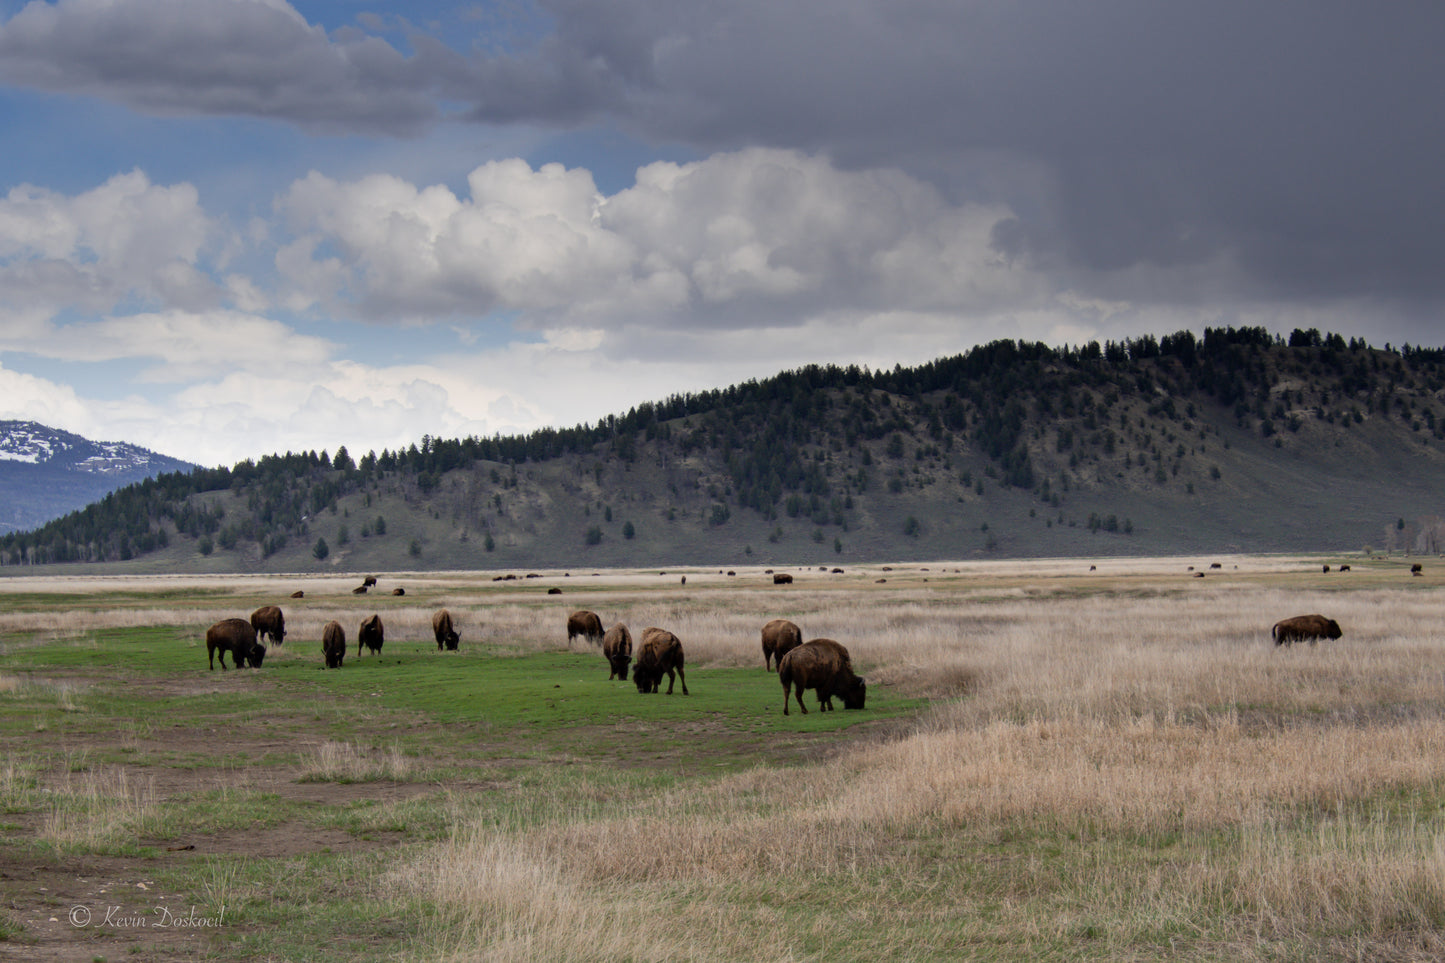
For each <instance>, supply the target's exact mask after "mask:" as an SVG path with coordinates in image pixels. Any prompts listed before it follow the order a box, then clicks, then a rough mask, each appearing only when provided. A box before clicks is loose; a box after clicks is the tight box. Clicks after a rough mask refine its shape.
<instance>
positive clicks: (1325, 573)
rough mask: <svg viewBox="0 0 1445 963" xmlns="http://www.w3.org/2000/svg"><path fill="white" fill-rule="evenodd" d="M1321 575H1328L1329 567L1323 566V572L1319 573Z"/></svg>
mask: <svg viewBox="0 0 1445 963" xmlns="http://www.w3.org/2000/svg"><path fill="white" fill-rule="evenodd" d="M1321 574H1324V575H1328V574H1330V567H1329V566H1328V565H1326V566H1324V572H1323V573H1321Z"/></svg>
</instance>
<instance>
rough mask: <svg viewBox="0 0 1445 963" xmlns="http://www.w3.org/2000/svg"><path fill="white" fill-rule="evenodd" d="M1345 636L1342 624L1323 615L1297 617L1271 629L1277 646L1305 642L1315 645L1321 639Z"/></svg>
mask: <svg viewBox="0 0 1445 963" xmlns="http://www.w3.org/2000/svg"><path fill="white" fill-rule="evenodd" d="M1343 634H1344V633H1342V632H1341V631H1340V623H1338V622H1336V621H1335V620H1334V619H1327V618H1325V617H1324V616H1323V615H1296V616H1295V617H1294V618H1292V619H1285V620H1283V621H1281V622H1276V623H1275V624H1274V628H1272V629H1270V635H1271V636H1273V638H1274V644H1275V645H1289V644H1290V643H1291V642H1304V641H1308V642H1309V644H1310V645H1314V644H1315V643H1316V642H1318V641H1319V640H1320V639H1338V638H1339V637H1340V636H1341V635H1343Z"/></svg>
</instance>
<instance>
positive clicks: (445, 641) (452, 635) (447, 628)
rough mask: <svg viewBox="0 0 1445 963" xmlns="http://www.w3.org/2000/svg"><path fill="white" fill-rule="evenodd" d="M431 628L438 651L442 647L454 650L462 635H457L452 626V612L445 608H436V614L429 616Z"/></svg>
mask: <svg viewBox="0 0 1445 963" xmlns="http://www.w3.org/2000/svg"><path fill="white" fill-rule="evenodd" d="M431 630H432V634H433V635H435V636H436V639H437V651H438V652H440V651H441V650H442V649H443V648H446V649H447V650H449V651H451V652H455V651H456V650H457V645H458V644H459V643H460V642H461V641H462V637H461V636H459V635H457V633H456V630H455V629H454V628H452V613H450V612H448V611H447V610H446V609H438V610H437V612H436V614H435V615H433V616H432V617H431Z"/></svg>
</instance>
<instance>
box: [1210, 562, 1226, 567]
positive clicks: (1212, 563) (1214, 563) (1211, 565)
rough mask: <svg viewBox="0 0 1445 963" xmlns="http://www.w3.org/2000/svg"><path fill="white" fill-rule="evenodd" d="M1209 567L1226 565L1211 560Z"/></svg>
mask: <svg viewBox="0 0 1445 963" xmlns="http://www.w3.org/2000/svg"><path fill="white" fill-rule="evenodd" d="M1209 567H1210V568H1224V566H1223V565H1221V564H1220V563H1218V562H1210V563H1209Z"/></svg>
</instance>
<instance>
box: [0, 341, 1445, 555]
mask: <svg viewBox="0 0 1445 963" xmlns="http://www.w3.org/2000/svg"><path fill="white" fill-rule="evenodd" d="M1286 376H1289V377H1290V378H1291V380H1292V381H1293V382H1295V383H1297V384H1298V385H1300V386H1301V387H1295V388H1293V389H1288V390H1284V391H1276V390H1275V388H1276V386H1277V385H1278V384H1279V382H1280V379H1281V378H1283V377H1286ZM1407 388H1409V389H1415V390H1404V389H1407ZM1442 388H1445V349H1441V348H1429V349H1427V348H1412V347H1410V346H1409V345H1406V346H1405V347H1403V348H1401V349H1399V350H1396V349H1393V348H1391V347H1390V346H1389V345H1386V346H1385V349H1384V350H1377V349H1374V348H1371V347H1370V346H1369V345H1367V344H1366V343H1365V342H1364V341H1363V340H1361V339H1355V338H1352V339H1349V340H1346V339H1345V338H1343V337H1342V336H1340V335H1337V334H1321V333H1320V332H1319V331H1317V330H1315V329H1308V330H1303V329H1296V330H1295V331H1293V332H1291V334H1290V335H1289V337H1288V338H1282V337H1279V336H1276V335H1273V334H1271V333H1269V332H1268V331H1266V330H1265V329H1264V328H1260V327H1240V328H1234V327H1222V328H1206V329H1205V331H1204V334H1203V337H1199V336H1196V335H1195V334H1194V333H1193V332H1190V331H1180V332H1178V333H1175V334H1171V335H1166V336H1164V337H1162V338H1157V339H1156V338H1155V337H1154V336H1152V335H1144V336H1142V337H1139V338H1135V339H1125V340H1123V341H1117V342H1116V341H1106V342H1104V343H1102V344H1101V343H1099V342H1090V343H1088V344H1084V345H1079V346H1064V347H1059V348H1053V347H1050V346H1048V345H1045V344H1042V343H1037V342H1024V341H1013V340H1001V341H995V342H992V343H990V344H986V345H980V346H978V347H976V348H973V349H972V350H970V351H967V352H965V353H963V354H959V355H956V356H953V357H950V358H944V359H940V360H937V361H933V362H929V363H927V364H923V365H919V366H916V367H911V368H904V367H901V366H898V367H894V368H893V369H891V370H879V371H871V370H869V369H867V368H866V367H860V366H857V365H847V366H836V365H807V366H805V367H802V368H799V369H796V370H792V371H785V372H783V373H781V374H778V375H776V376H774V377H771V378H767V379H764V380H749V381H746V382H743V383H741V384H738V385H733V386H731V387H728V388H723V389H717V390H712V391H704V392H697V393H689V394H675V395H672V396H669V397H667V398H665V399H663V400H661V401H656V402H650V403H644V404H641V405H638V406H636V407H634V408H632V409H631V410H629V411H628V412H627V413H625V414H620V415H609V416H607V417H606V418H604V419H602V420H600V421H599V422H598V423H597V424H595V425H594V424H582V425H578V426H575V427H572V428H544V429H540V430H537V431H533V432H531V433H529V434H526V435H512V436H502V435H494V436H492V437H490V438H480V437H467V438H462V439H442V438H433V437H431V436H429V435H428V436H424V437H423V438H422V439H421V440H420V442H418V443H415V444H412V445H409V446H407V447H406V448H405V449H398V450H396V451H390V450H383V451H381V452H380V453H377V452H368V453H367V454H366V455H364V456H363V457H361V458H360V459H354V458H353V457H352V456H351V455H350V454H349V453H348V452H347V450H346V449H345V448H340V449H338V450H337V451H336V453H335V454H334V455H330V456H328V454H327V453H326V452H324V451H323V452H320V453H316V452H305V453H299V454H295V453H289V452H288V453H287V454H284V455H268V456H265V457H262V458H259V459H257V460H250V459H248V460H246V461H243V462H240V463H238V464H236V465H235V466H233V467H231V468H214V469H196V470H193V471H190V472H186V473H181V472H177V473H172V474H165V475H160V476H158V477H156V478H153V479H149V480H147V481H144V482H141V483H138V484H136V485H132V486H130V487H127V488H125V489H121V490H119V491H116V492H113V493H112V494H110V495H107V496H106V497H105V498H104V499H102V500H101V501H99V502H97V503H95V504H93V505H90V506H88V507H87V508H85V509H83V510H81V511H78V512H74V513H72V514H70V515H67V516H65V517H64V518H60V519H57V520H55V521H52V522H50V523H48V524H46V525H44V526H42V527H41V528H39V529H36V530H34V531H31V532H19V533H11V534H8V535H6V536H4V537H3V538H0V564H7V565H15V564H23V563H32V564H36V563H49V562H80V561H92V562H93V561H112V560H125V559H129V558H133V557H135V556H137V555H142V554H145V553H147V552H151V551H154V550H156V549H158V548H163V547H165V546H166V545H167V544H168V543H169V540H170V538H171V537H172V535H173V533H174V534H179V535H185V536H188V537H190V538H194V539H198V540H199V539H205V540H206V544H207V545H212V546H218V547H220V548H221V549H223V550H224V549H232V548H234V547H235V546H236V545H238V544H240V543H243V542H245V543H253V544H254V545H255V546H256V547H257V548H258V550H259V554H260V555H261V556H262V557H265V556H268V555H271V554H274V553H275V552H277V551H279V550H280V549H281V548H283V547H285V546H286V545H287V544H289V543H290V542H291V541H292V540H294V539H298V538H304V537H306V535H307V524H308V519H309V518H310V517H312V516H314V515H316V514H317V513H319V512H321V511H324V510H334V509H335V506H336V503H337V500H338V499H340V498H342V497H344V496H346V495H349V494H352V493H355V492H357V491H361V490H366V489H367V488H368V487H369V486H374V485H375V484H376V483H377V482H378V481H379V480H380V479H382V478H386V477H388V476H397V477H400V478H402V479H404V480H405V481H406V483H407V484H409V485H414V488H415V491H416V492H417V493H419V494H420V495H421V496H422V497H425V496H428V495H429V494H430V493H431V492H432V491H433V490H434V489H435V488H436V486H437V485H438V484H439V482H440V480H441V479H442V477H443V476H444V475H446V474H447V473H448V472H450V471H453V470H455V469H463V468H470V467H472V466H475V465H476V464H477V463H478V462H490V463H495V465H499V466H502V467H503V468H504V469H505V468H506V466H511V470H512V471H513V472H514V471H515V468H516V466H518V465H522V464H525V463H528V462H534V463H535V462H544V461H549V460H552V459H557V458H581V457H584V456H585V457H597V456H599V455H602V456H607V457H614V458H617V459H619V460H621V461H622V462H630V461H633V460H635V459H636V458H638V457H639V456H640V453H641V452H642V451H643V450H645V449H647V450H651V451H654V452H656V451H658V450H662V449H665V450H666V451H668V452H671V453H672V456H673V457H676V458H679V459H687V458H689V457H691V456H701V455H705V456H707V457H708V458H710V459H712V460H713V461H714V462H715V463H717V464H718V465H720V466H721V467H722V471H723V475H724V476H725V478H726V479H727V481H726V483H725V484H724V485H723V486H722V487H721V488H720V489H718V490H714V491H709V492H708V494H709V495H711V496H712V497H713V498H714V499H715V500H716V501H717V502H718V504H719V506H720V509H721V510H719V511H717V512H716V513H715V517H718V518H721V519H723V520H724V521H726V518H727V517H728V511H729V509H728V508H727V506H728V505H732V506H733V507H734V508H742V509H750V510H753V511H756V512H759V513H761V514H762V515H763V516H764V517H765V518H768V519H773V518H777V517H778V516H779V515H780V514H783V513H786V514H787V515H788V516H789V517H799V516H807V517H810V518H811V519H813V520H814V522H815V523H817V524H819V525H824V524H835V525H844V526H846V524H847V512H848V511H849V510H850V509H851V508H852V500H853V498H854V497H855V496H857V495H861V494H863V493H865V492H867V491H868V490H869V489H870V486H879V485H882V486H886V488H887V490H889V491H896V490H898V488H899V487H901V485H902V484H903V481H902V477H901V476H902V474H903V473H902V470H901V469H900V468H899V467H898V463H899V462H901V461H902V460H903V459H904V455H905V448H904V445H903V439H904V438H905V437H906V438H908V439H911V441H912V446H911V447H912V451H913V454H914V456H915V457H916V458H918V459H923V458H925V457H928V458H930V459H932V461H933V462H934V463H941V462H943V461H945V460H946V459H945V457H944V456H946V455H947V454H948V453H950V452H952V451H954V450H955V449H956V448H957V447H959V446H969V447H971V448H972V449H974V450H976V451H977V452H978V453H980V454H981V455H982V456H984V457H985V458H987V459H988V460H989V463H990V467H989V469H988V475H989V477H990V478H991V479H993V480H994V481H995V482H996V483H997V484H1001V485H1005V486H1010V487H1014V488H1020V489H1025V490H1031V491H1035V492H1037V493H1038V494H1039V495H1040V497H1041V498H1043V499H1044V500H1046V501H1048V500H1052V501H1053V503H1054V504H1057V501H1058V493H1059V491H1060V490H1061V489H1067V488H1068V486H1069V484H1070V479H1069V478H1068V477H1067V474H1066V473H1063V472H1057V471H1053V472H1051V471H1047V470H1044V469H1043V468H1042V467H1041V466H1040V465H1039V464H1038V463H1037V458H1038V457H1039V453H1040V451H1041V446H1042V445H1044V444H1045V441H1046V440H1047V443H1048V445H1049V448H1048V450H1049V451H1050V452H1057V453H1058V454H1059V456H1060V457H1061V458H1066V459H1067V464H1068V465H1069V466H1070V467H1072V466H1076V465H1078V464H1079V463H1080V462H1081V461H1088V460H1090V459H1092V460H1093V461H1101V460H1103V459H1106V458H1117V457H1118V450H1119V449H1123V451H1124V456H1123V457H1124V467H1125V468H1129V467H1132V466H1133V465H1134V458H1135V457H1137V459H1138V465H1139V466H1141V467H1143V468H1144V469H1145V470H1148V471H1152V473H1153V477H1155V478H1157V479H1158V480H1160V481H1161V482H1162V481H1163V480H1165V479H1167V478H1169V477H1171V473H1172V474H1175V475H1177V474H1178V473H1179V471H1180V466H1181V464H1183V462H1184V459H1185V458H1186V457H1188V456H1187V455H1186V449H1185V446H1183V445H1182V444H1178V445H1176V446H1175V447H1174V448H1173V449H1172V450H1170V448H1169V446H1168V445H1167V444H1165V442H1166V441H1170V442H1172V441H1174V440H1175V433H1174V432H1172V431H1170V430H1168V429H1165V430H1159V431H1150V430H1142V431H1141V430H1139V429H1137V428H1135V427H1126V426H1128V425H1129V419H1128V418H1127V416H1123V415H1120V414H1119V411H1120V406H1121V405H1127V404H1128V403H1129V402H1141V403H1144V404H1145V405H1147V409H1148V415H1149V417H1150V418H1152V419H1155V420H1157V421H1158V422H1160V423H1161V424H1170V423H1173V424H1183V423H1188V422H1189V421H1190V419H1193V418H1196V417H1197V416H1198V415H1199V413H1200V409H1202V407H1203V406H1206V405H1210V406H1216V408H1218V409H1223V410H1224V411H1225V412H1226V413H1227V415H1228V416H1229V417H1232V418H1234V419H1236V421H1237V422H1238V424H1239V425H1240V426H1247V427H1250V428H1257V429H1258V430H1259V431H1260V433H1261V434H1263V435H1265V436H1268V435H1270V434H1272V433H1275V432H1280V431H1290V430H1296V431H1297V430H1299V428H1300V425H1301V423H1302V418H1303V417H1305V416H1306V414H1307V416H1308V417H1316V418H1319V419H1321V420H1324V421H1327V422H1329V423H1330V424H1337V423H1338V424H1340V425H1342V426H1343V427H1346V428H1348V427H1349V426H1350V425H1352V424H1359V423H1360V422H1361V421H1362V420H1363V418H1364V417H1365V416H1366V415H1371V416H1385V417H1392V416H1393V417H1398V418H1400V419H1402V420H1404V421H1405V422H1407V423H1408V424H1410V425H1412V426H1413V427H1414V428H1415V429H1416V430H1428V431H1429V432H1430V433H1431V434H1433V435H1434V436H1435V437H1445V415H1442V416H1437V413H1436V412H1435V410H1434V407H1433V405H1431V404H1430V403H1428V402H1426V401H1423V400H1422V396H1423V395H1424V394H1428V393H1432V392H1438V391H1440V390H1441V389H1442ZM1131 434H1132V435H1134V436H1137V437H1136V440H1135V441H1134V442H1133V443H1132V444H1133V447H1132V448H1131V447H1130V445H1131V442H1130V437H1131ZM1179 434H1182V431H1180V432H1179ZM1046 435H1047V439H1046ZM884 439H887V442H886V444H885V445H884V446H883V447H882V449H881V457H882V458H883V459H884V463H882V464H875V463H874V462H873V460H872V456H871V454H870V453H869V450H868V446H864V447H863V450H862V456H861V459H859V460H858V461H857V462H856V463H855V464H851V465H850V468H849V470H848V471H846V472H843V473H841V474H840V473H839V472H836V471H834V470H832V468H833V467H834V466H832V465H830V464H829V463H828V462H829V459H830V458H831V457H832V456H834V455H837V454H839V453H842V452H845V451H848V452H851V451H853V450H855V449H858V448H859V446H860V445H862V444H863V443H867V442H880V441H883V440H884ZM1146 449H1147V451H1148V456H1149V459H1150V463H1149V464H1147V465H1146V455H1145V450H1146ZM890 473H891V474H890ZM491 474H492V477H493V480H494V481H496V480H497V478H498V476H497V471H496V468H495V467H494V468H493V470H492V473H491ZM884 476H887V480H886V481H883V478H884ZM973 483H974V481H973V479H971V478H966V479H965V484H973ZM978 484H979V486H980V491H981V490H982V488H981V481H979V482H978ZM219 492H236V493H241V494H244V495H245V502H244V506H245V507H244V510H242V509H241V508H240V507H239V506H238V505H237V502H236V500H235V499H230V500H226V501H225V504H226V505H228V506H230V507H229V509H226V508H223V507H222V501H223V500H222V499H220V498H219V497H207V496H208V495H210V494H211V493H219ZM1100 525H1101V526H1103V527H1105V528H1106V529H1107V528H1108V521H1107V519H1106V520H1102V521H1101V522H1100Z"/></svg>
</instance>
